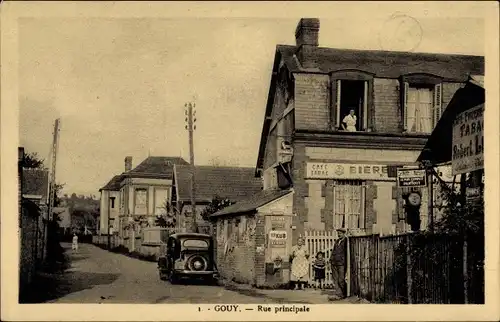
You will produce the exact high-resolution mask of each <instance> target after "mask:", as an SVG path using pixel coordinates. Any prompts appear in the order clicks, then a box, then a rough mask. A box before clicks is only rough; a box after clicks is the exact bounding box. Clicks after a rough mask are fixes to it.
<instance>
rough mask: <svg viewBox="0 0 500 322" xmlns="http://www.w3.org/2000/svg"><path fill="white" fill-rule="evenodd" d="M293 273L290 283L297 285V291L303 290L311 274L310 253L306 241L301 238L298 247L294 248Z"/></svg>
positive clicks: (292, 257)
mask: <svg viewBox="0 0 500 322" xmlns="http://www.w3.org/2000/svg"><path fill="white" fill-rule="evenodd" d="M291 259H292V272H291V276H290V281H291V282H292V283H294V284H295V288H296V289H302V287H303V285H304V284H305V283H306V282H307V275H308V274H309V253H308V252H307V249H306V247H305V246H304V239H303V238H302V237H299V240H298V241H297V245H295V246H293V247H292V254H291Z"/></svg>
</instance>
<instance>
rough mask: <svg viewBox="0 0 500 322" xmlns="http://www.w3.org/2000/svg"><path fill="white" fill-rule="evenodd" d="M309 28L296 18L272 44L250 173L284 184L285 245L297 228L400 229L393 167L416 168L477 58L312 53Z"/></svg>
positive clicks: (313, 27)
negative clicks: (287, 41)
mask: <svg viewBox="0 0 500 322" xmlns="http://www.w3.org/2000/svg"><path fill="white" fill-rule="evenodd" d="M319 29H320V23H319V20H318V19H301V20H300V22H299V24H298V26H297V29H296V32H295V36H296V45H295V46H288V45H278V46H277V48H276V53H275V59H274V65H273V70H272V78H271V84H270V90H269V94H268V101H267V106H266V111H265V117H264V124H263V129H262V135H261V142H260V147H259V155H258V160H257V167H256V168H257V173H256V174H257V175H259V176H262V177H263V181H264V189H282V188H287V187H289V186H290V187H293V190H294V197H293V210H292V211H293V217H292V230H293V232H292V237H293V241H294V242H295V241H296V240H297V238H298V237H299V236H300V235H302V236H303V235H304V233H305V231H306V230H316V231H329V230H334V229H335V228H341V227H342V228H348V229H349V230H350V232H351V233H352V234H356V233H360V234H365V233H381V234H391V233H396V232H400V231H405V230H406V229H407V225H406V223H405V216H404V210H403V198H402V197H403V196H402V190H401V189H398V187H397V185H396V178H395V177H396V175H395V171H394V169H395V167H397V166H405V165H406V166H411V165H415V164H416V160H417V158H418V155H419V153H420V151H421V150H422V148H423V147H424V145H425V143H426V141H427V139H428V138H429V135H430V133H431V132H432V130H433V128H434V127H435V125H436V124H437V122H438V121H439V119H440V117H441V114H442V111H443V110H444V109H445V107H446V106H447V105H448V103H449V102H450V100H451V98H452V96H453V95H454V93H455V92H456V91H457V90H458V89H460V88H462V87H463V86H464V84H465V83H466V81H467V79H468V77H469V75H471V74H472V75H484V58H483V57H479V56H465V55H444V54H430V53H407V52H389V51H372V50H350V49H335V48H322V47H319V45H318V44H319ZM354 116H355V117H354ZM419 193H420V194H421V196H422V200H423V203H422V205H421V209H422V210H421V216H422V219H423V221H424V222H425V220H426V218H427V208H428V204H426V202H427V201H426V200H427V196H428V190H427V189H426V188H421V189H419ZM422 226H424V227H425V224H424V225H422Z"/></svg>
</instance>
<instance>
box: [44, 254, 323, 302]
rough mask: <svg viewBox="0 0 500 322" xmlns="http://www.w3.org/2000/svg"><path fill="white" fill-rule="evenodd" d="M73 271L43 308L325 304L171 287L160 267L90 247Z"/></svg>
mask: <svg viewBox="0 0 500 322" xmlns="http://www.w3.org/2000/svg"><path fill="white" fill-rule="evenodd" d="M63 247H64V248H65V249H66V254H68V255H69V257H70V258H71V268H69V269H68V270H66V272H65V273H64V274H58V275H56V276H57V277H56V278H55V283H51V284H52V285H53V286H52V285H51V286H50V288H52V290H49V291H48V292H49V293H50V294H49V295H48V298H46V299H45V300H44V301H43V302H45V303H135V304H154V303H172V304H173V303H200V304H202V303H229V304H231V303H244V304H252V303H327V302H328V301H327V296H326V295H325V294H321V293H320V292H319V291H303V292H292V291H289V290H276V291H272V290H255V289H252V288H249V287H247V288H244V287H243V286H242V287H243V288H242V287H238V288H235V287H227V286H226V287H222V286H211V285H205V284H202V283H197V282H191V283H187V284H181V285H171V284H170V283H169V282H166V281H161V280H160V279H159V278H158V272H157V270H156V263H153V262H146V261H141V260H138V259H135V258H130V257H127V256H125V255H121V254H115V253H111V252H108V251H106V250H103V249H100V248H98V247H96V246H93V245H90V244H80V249H79V251H78V253H72V251H71V247H70V245H69V244H63Z"/></svg>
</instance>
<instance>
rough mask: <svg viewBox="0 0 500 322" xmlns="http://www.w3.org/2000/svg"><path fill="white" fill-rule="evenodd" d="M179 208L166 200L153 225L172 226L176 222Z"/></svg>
mask: <svg viewBox="0 0 500 322" xmlns="http://www.w3.org/2000/svg"><path fill="white" fill-rule="evenodd" d="M178 216H179V210H178V209H177V207H175V206H174V205H172V203H170V202H169V201H168V200H166V201H165V203H164V205H163V213H162V214H160V215H158V216H157V217H156V219H155V225H156V226H159V227H163V228H174V227H175V226H176V224H177V218H178Z"/></svg>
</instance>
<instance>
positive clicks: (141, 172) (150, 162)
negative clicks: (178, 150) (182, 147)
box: [123, 156, 189, 180]
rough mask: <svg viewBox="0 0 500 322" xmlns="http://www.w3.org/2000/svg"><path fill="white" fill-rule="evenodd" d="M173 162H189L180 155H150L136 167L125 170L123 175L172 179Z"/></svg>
mask: <svg viewBox="0 0 500 322" xmlns="http://www.w3.org/2000/svg"><path fill="white" fill-rule="evenodd" d="M174 164H177V165H183V164H189V163H188V162H187V161H186V160H184V159H183V158H181V157H157V156H150V157H147V158H146V159H145V160H144V161H142V162H141V163H140V164H139V165H138V166H137V167H135V168H134V169H132V170H130V171H128V172H125V173H124V174H123V175H124V176H126V177H138V178H144V177H145V178H151V177H154V178H161V179H170V180H172V179H173V173H174V171H173V169H174Z"/></svg>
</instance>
